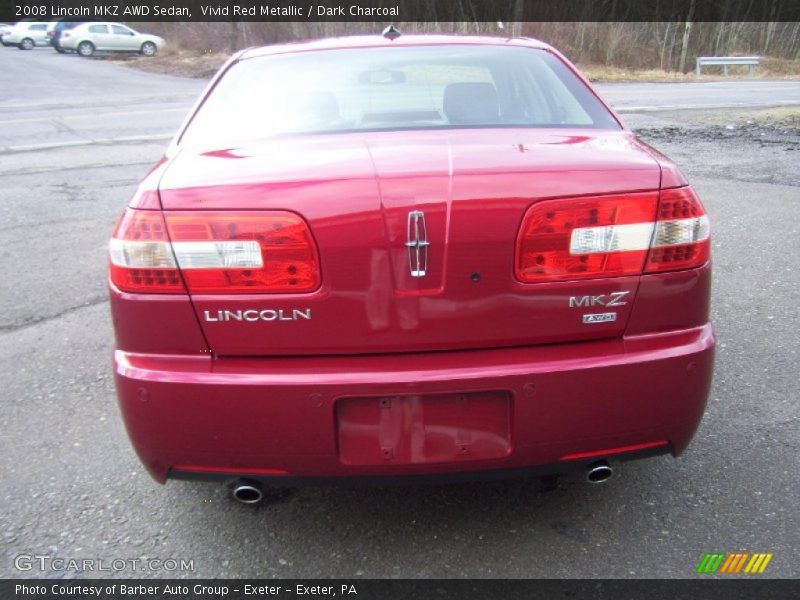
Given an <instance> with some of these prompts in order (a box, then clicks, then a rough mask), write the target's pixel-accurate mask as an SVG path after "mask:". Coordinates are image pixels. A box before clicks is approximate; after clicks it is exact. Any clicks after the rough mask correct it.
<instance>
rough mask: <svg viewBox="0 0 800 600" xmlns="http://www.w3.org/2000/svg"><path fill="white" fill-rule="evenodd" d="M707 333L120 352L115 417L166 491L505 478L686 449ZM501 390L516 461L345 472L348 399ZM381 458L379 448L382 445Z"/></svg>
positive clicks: (704, 383) (698, 404)
mask: <svg viewBox="0 0 800 600" xmlns="http://www.w3.org/2000/svg"><path fill="white" fill-rule="evenodd" d="M713 347H714V337H713V332H712V329H711V326H710V325H706V326H703V327H699V328H694V329H689V330H682V331H676V332H669V333H662V334H652V335H646V336H636V337H631V338H620V339H614V340H604V341H596V342H585V343H578V344H560V345H553V346H538V347H523V348H506V349H495V350H468V351H458V352H430V353H413V354H408V355H403V356H397V355H372V356H331V357H316V358H314V359H308V358H304V357H294V358H292V357H287V358H269V359H262V358H214V359H212V358H211V357H203V356H197V357H188V356H157V355H151V354H144V355H140V354H127V353H125V352H122V351H117V352H116V354H115V368H116V377H117V389H118V392H119V401H120V407H121V409H122V413H123V416H124V418H125V422H126V425H127V427H128V432H129V434H130V436H131V440H132V442H133V445H134V447H135V448H136V450H137V452H138V453H139V456H140V458H141V460H142V462H143V463H144V464H145V466H146V467H147V468H148V470H149V471H150V473H151V474H152V475H153V477H155V478H156V479H157V480H159V481H164V480H165V479H166V477H167V476H168V474H169V471H170V469H171V468H173V467H174V466H175V465H204V466H205V468H207V469H211V470H218V471H220V472H237V471H238V470H240V469H279V470H283V471H286V472H287V473H289V474H291V475H293V476H306V477H313V476H328V477H354V476H367V475H387V474H392V475H415V474H423V473H447V472H455V471H477V470H488V469H506V468H508V469H510V468H515V467H524V466H531V465H540V464H549V463H555V462H558V461H559V460H560V459H561V458H562V457H563V456H566V455H569V454H574V453H577V452H591V451H593V450H598V449H602V448H610V447H619V446H626V445H634V444H641V443H646V442H651V441H654V440H662V439H667V440H669V441H670V443H671V445H672V449H673V452H674V453H675V454H679V453H681V452H682V451H683V450H684V449H685V447H686V446H687V444H688V443H689V440H690V439H691V437H692V435H693V433H694V431H695V429H696V428H697V425H698V423H699V421H700V418H701V416H702V414H703V410H704V408H705V403H706V397H707V395H708V390H709V387H710V384H711V373H712V363H713ZM483 390H504V391H506V392H508V393H509V394H511V397H512V401H513V413H512V414H513V418H512V426H511V439H512V440H513V451H512V452H511V454H509V455H508V456H506V457H503V458H496V459H487V460H481V461H458V462H440V463H423V464H392V465H348V464H345V463H343V462H342V461H341V460H340V456H339V453H338V445H337V430H336V417H335V414H336V405H337V402H338V400H339V399H341V398H350V397H353V396H371V397H383V396H386V397H388V396H397V395H422V394H439V393H445V394H454V393H472V392H480V391H483ZM374 444H375V447H376V448H377V447H379V444H378V440H377V439H375V440H374Z"/></svg>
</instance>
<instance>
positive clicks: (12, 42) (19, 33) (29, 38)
mask: <svg viewBox="0 0 800 600" xmlns="http://www.w3.org/2000/svg"><path fill="white" fill-rule="evenodd" d="M2 39H3V45H4V46H16V47H17V48H19V49H20V50H33V48H34V47H35V46H47V44H49V43H50V40H49V38H48V37H47V23H37V22H34V21H20V22H19V23H17V24H16V25H14V27H12V28H11V31H10V32H9V33H7V34H3V38H2Z"/></svg>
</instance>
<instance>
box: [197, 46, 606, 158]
mask: <svg viewBox="0 0 800 600" xmlns="http://www.w3.org/2000/svg"><path fill="white" fill-rule="evenodd" d="M468 127H588V128H598V129H619V128H620V126H619V124H618V123H617V122H616V120H615V119H614V118H613V117H612V116H611V114H610V113H609V112H608V110H607V109H606V108H605V107H604V106H603V105H602V104H601V103H600V102H599V101H598V100H597V98H596V97H595V96H594V95H593V94H592V93H591V92H590V91H589V89H588V88H587V87H586V86H585V85H584V84H583V83H582V82H581V81H580V80H579V79H578V78H577V77H576V76H575V75H574V74H573V73H572V72H571V71H570V70H569V69H568V68H567V67H566V65H565V64H564V63H563V62H562V61H561V60H559V59H558V58H556V57H555V56H554V55H553V54H551V53H549V52H547V51H545V50H538V49H532V48H521V47H508V46H492V45H444V46H398V47H394V48H391V47H390V48H359V49H346V50H328V51H320V52H298V53H293V54H283V55H274V56H262V57H255V58H250V59H245V60H243V61H241V62H239V63H236V64H234V65H233V66H232V67H231V68H230V69H229V70H228V72H227V73H226V74H225V75H224V77H223V78H222V79H221V80H220V81H219V82H218V84H217V85H216V87H215V88H214V90H213V92H212V93H211V94H210V96H209V97H208V98H207V99H206V101H205V102H204V104H203V105H202V107H201V108H200V109H199V111H198V112H197V114H196V115H195V117H194V118H193V120H192V122H191V123H190V125H189V127H188V128H187V130H186V131H185V133H184V135H183V137H182V139H181V143H182V144H189V145H193V146H194V145H200V146H206V147H207V146H214V145H220V144H222V145H228V144H235V143H239V142H244V141H253V140H258V139H263V138H269V137H273V136H278V135H287V134H312V133H313V134H318V133H325V132H347V131H369V130H404V129H428V128H430V129H434V128H468Z"/></svg>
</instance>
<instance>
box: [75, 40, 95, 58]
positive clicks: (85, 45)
mask: <svg viewBox="0 0 800 600" xmlns="http://www.w3.org/2000/svg"><path fill="white" fill-rule="evenodd" d="M78 54H80V55H81V56H91V55H92V54H94V44H93V43H92V42H87V41H83V42H81V43H80V44H78Z"/></svg>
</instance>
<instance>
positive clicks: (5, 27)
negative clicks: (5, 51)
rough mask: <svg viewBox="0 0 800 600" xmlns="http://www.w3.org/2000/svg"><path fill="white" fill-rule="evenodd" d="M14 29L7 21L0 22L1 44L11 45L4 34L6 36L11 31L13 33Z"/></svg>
mask: <svg viewBox="0 0 800 600" xmlns="http://www.w3.org/2000/svg"><path fill="white" fill-rule="evenodd" d="M12 29H13V26H12V25H9V24H7V23H0V44H2V45H3V46H9V45H10V44H7V43H6V42H4V41H3V36H6V35H8V34H9V33H11V30H12Z"/></svg>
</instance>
